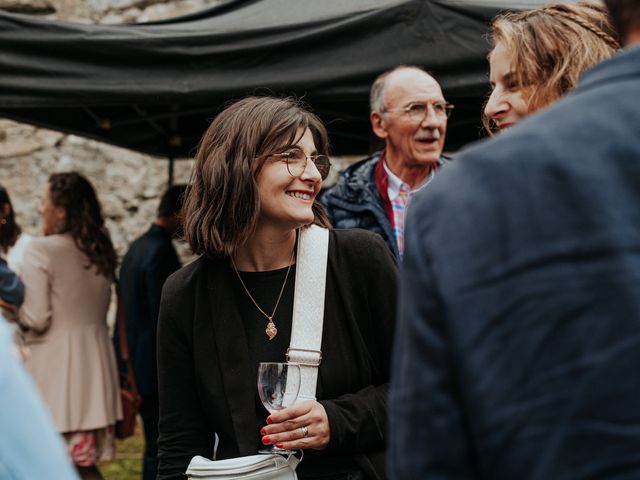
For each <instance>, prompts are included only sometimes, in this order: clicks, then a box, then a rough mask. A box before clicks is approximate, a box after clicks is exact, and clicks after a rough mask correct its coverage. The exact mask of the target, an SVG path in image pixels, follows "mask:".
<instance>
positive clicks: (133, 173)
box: [0, 0, 221, 261]
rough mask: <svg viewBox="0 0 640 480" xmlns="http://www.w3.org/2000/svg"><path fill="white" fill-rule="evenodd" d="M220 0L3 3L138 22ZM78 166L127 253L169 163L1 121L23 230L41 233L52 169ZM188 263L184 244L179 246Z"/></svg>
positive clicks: (84, 18) (2, 168) (2, 167)
mask: <svg viewBox="0 0 640 480" xmlns="http://www.w3.org/2000/svg"><path fill="white" fill-rule="evenodd" d="M220 2H221V0H173V1H169V0H0V9H4V10H6V11H12V12H19V13H28V14H32V15H39V16H43V17H45V18H50V19H58V20H68V21H74V22H83V23H112V24H117V23H131V22H143V21H151V20H159V19H163V18H170V17H175V16H178V15H184V14H187V13H191V12H193V11H196V10H199V9H202V8H206V7H209V6H213V5H215V4H218V3H220ZM191 166H192V162H191V161H189V160H179V161H176V162H175V169H174V182H175V183H186V182H187V181H188V179H189V175H190V170H191ZM68 170H77V171H79V172H81V173H82V174H84V175H85V176H86V177H87V178H89V180H90V181H91V182H92V183H93V185H94V187H95V188H96V190H97V192H98V196H99V197H100V200H101V202H102V205H103V209H104V213H105V216H106V219H107V226H108V228H109V231H110V232H111V236H112V239H113V242H114V244H115V246H116V249H117V251H118V253H119V255H120V256H122V255H123V254H124V253H125V252H126V249H127V247H128V245H129V244H130V243H131V241H133V240H134V239H135V238H136V237H137V236H138V235H140V234H141V233H142V232H144V231H145V230H146V229H147V228H148V226H149V224H150V222H151V221H152V220H153V219H154V218H155V212H156V208H157V205H158V202H159V197H160V196H161V195H162V193H163V191H164V189H165V188H166V186H167V182H168V161H167V160H166V159H164V158H154V157H150V156H147V155H142V154H138V153H135V152H132V151H129V150H125V149H121V148H117V147H113V146H110V145H106V144H104V143H100V142H96V141H93V140H88V139H85V138H82V137H78V136H75V135H65V134H62V133H59V132H53V131H50V130H43V129H39V128H35V127H32V126H30V125H25V124H20V123H16V122H13V121H9V120H0V183H1V184H2V185H3V186H5V187H6V188H7V190H8V191H9V194H10V195H11V199H12V202H13V205H14V208H15V211H16V214H17V219H18V222H19V223H20V225H21V226H22V227H23V229H24V230H25V231H27V232H29V233H33V234H39V232H40V219H39V217H38V214H37V211H36V208H37V204H38V197H39V193H40V191H41V189H42V185H43V184H44V183H46V180H47V178H48V176H49V174H50V173H52V172H59V171H68ZM178 247H179V250H180V253H181V256H182V258H183V260H184V261H187V260H188V259H189V257H190V256H189V252H188V250H187V248H186V246H185V245H178Z"/></svg>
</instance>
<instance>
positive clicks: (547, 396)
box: [389, 0, 640, 480]
mask: <svg viewBox="0 0 640 480" xmlns="http://www.w3.org/2000/svg"><path fill="white" fill-rule="evenodd" d="M606 3H607V4H609V7H610V9H611V11H612V13H613V14H614V15H615V17H616V18H615V21H616V22H617V24H618V25H620V26H621V27H622V28H621V30H620V32H621V34H622V35H621V37H622V36H623V37H622V38H626V39H627V48H626V49H625V50H623V51H622V52H621V53H620V54H619V55H617V56H616V57H614V58H612V59H610V60H608V61H606V62H604V63H602V64H600V65H598V66H596V67H595V68H593V69H592V70H590V71H589V72H587V73H586V74H585V76H584V78H583V79H582V81H581V83H580V84H579V86H578V87H577V88H576V89H575V90H574V92H573V93H571V94H569V95H568V96H566V97H565V98H564V99H562V100H560V101H559V102H558V103H556V104H555V105H553V106H551V107H550V108H548V109H547V110H545V111H544V112H541V113H540V114H537V115H534V116H532V117H530V118H528V119H526V120H525V121H523V122H521V123H520V124H518V125H517V126H514V127H513V128H512V129H511V130H509V131H507V132H505V133H503V134H501V135H499V136H498V137H497V138H495V139H493V140H490V141H487V142H482V143H479V144H477V145H475V146H473V147H471V148H469V149H468V150H467V151H466V152H463V153H462V154H461V155H460V156H459V157H458V158H459V160H458V161H457V162H454V163H453V164H452V165H451V166H450V167H449V168H448V169H446V170H443V172H442V173H441V174H440V175H439V176H437V177H436V178H435V180H434V181H433V184H432V185H431V188H429V189H427V190H425V191H424V192H421V193H420V194H419V195H418V196H416V198H415V199H414V203H413V205H412V207H411V208H410V209H409V218H408V220H407V229H406V253H405V260H404V264H403V268H402V270H403V272H402V282H401V288H400V292H401V297H400V307H399V308H400V310H399V311H400V320H399V328H398V331H397V336H396V351H395V357H394V368H393V377H392V389H391V398H390V422H391V435H390V445H389V473H390V476H391V478H393V479H403V480H404V479H426V480H429V479H491V480H498V479H500V480H503V479H504V480H507V479H508V480H514V479H518V480H565V479H608V480H610V479H618V480H621V479H629V480H631V479H633V480H637V479H639V478H640V373H639V368H640V2H638V1H637V0H608V1H607V2H606Z"/></svg>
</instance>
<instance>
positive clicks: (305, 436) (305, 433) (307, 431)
mask: <svg viewBox="0 0 640 480" xmlns="http://www.w3.org/2000/svg"><path fill="white" fill-rule="evenodd" d="M300 430H302V438H307V437H308V436H309V429H308V428H307V427H300Z"/></svg>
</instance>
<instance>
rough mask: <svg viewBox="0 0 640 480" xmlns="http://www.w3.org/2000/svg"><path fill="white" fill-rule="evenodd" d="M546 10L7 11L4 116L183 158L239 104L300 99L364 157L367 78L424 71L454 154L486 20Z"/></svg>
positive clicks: (418, 0)
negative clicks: (265, 97) (77, 16)
mask: <svg viewBox="0 0 640 480" xmlns="http://www.w3.org/2000/svg"><path fill="white" fill-rule="evenodd" d="M540 3H544V1H542V0H528V1H527V0H322V1H315V0H235V1H230V2H228V3H226V4H222V5H220V6H218V7H213V8H210V9H207V10H204V11H201V12H198V13H196V14H192V15H188V16H184V17H180V18H175V19H171V20H168V21H162V22H154V23H146V24H133V25H117V26H105V25H84V24H76V23H64V22H54V21H48V20H43V19H39V18H34V17H29V16H23V15H16V14H9V13H0V116H4V117H8V118H11V119H14V120H18V121H22V122H27V123H31V124H35V125H38V126H42V127H47V128H52V129H57V130H62V131H65V132H69V133H75V134H78V135H83V136H86V137H91V138H94V139H97V140H101V141H104V142H108V143H111V144H114V145H118V146H121V147H125V148H129V149H132V150H136V151H139V152H144V153H148V154H152V155H158V156H164V157H170V158H180V157H188V156H191V155H192V154H193V151H194V147H195V146H196V144H197V141H198V139H199V138H200V136H201V134H202V132H203V131H204V129H205V128H206V127H207V125H208V122H209V120H210V119H211V118H212V117H214V116H215V114H216V113H217V112H218V111H220V109H221V108H222V107H223V106H224V105H225V104H227V103H228V102H229V101H230V100H232V99H237V98H241V97H243V96H245V95H247V94H276V95H283V94H293V95H296V96H298V97H302V98H303V99H304V101H305V102H306V103H308V104H309V105H310V106H311V108H312V109H313V110H314V111H315V112H316V113H317V114H318V115H319V116H320V117H321V118H322V119H323V120H324V121H325V122H326V124H327V127H328V130H329V133H330V136H331V141H332V151H333V153H334V154H363V153H366V152H367V150H368V149H369V143H370V140H371V136H370V127H369V121H368V93H369V87H370V85H371V82H372V81H373V79H374V78H375V77H376V76H377V75H378V74H379V73H381V72H383V71H384V70H386V69H389V68H391V67H393V66H395V65H398V64H415V65H420V66H423V67H425V68H426V69H428V70H429V71H431V72H433V74H434V75H435V76H436V78H437V79H438V80H439V81H440V83H441V85H442V86H443V90H444V93H445V96H446V98H447V99H448V100H449V101H450V102H452V103H454V104H455V106H456V108H455V111H454V114H453V116H452V117H451V119H450V122H449V129H448V134H447V148H448V149H455V148H457V147H458V146H460V145H462V144H464V143H466V142H468V141H471V140H474V139H476V138H478V135H479V131H480V127H479V116H480V110H481V104H482V101H483V98H484V96H485V95H486V93H487V90H488V79H487V62H486V59H485V56H486V52H487V45H486V41H485V40H484V35H485V34H486V30H487V25H488V22H489V21H490V19H491V18H492V17H493V16H494V15H495V14H496V13H498V12H499V11H501V10H504V9H507V8H523V7H531V6H534V5H536V4H540Z"/></svg>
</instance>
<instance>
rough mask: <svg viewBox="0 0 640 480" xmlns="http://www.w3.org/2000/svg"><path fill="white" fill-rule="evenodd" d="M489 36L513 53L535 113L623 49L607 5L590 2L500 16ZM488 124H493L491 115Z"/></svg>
mask: <svg viewBox="0 0 640 480" xmlns="http://www.w3.org/2000/svg"><path fill="white" fill-rule="evenodd" d="M489 36H490V41H491V43H492V45H493V46H494V47H495V45H496V44H498V43H501V44H502V45H504V46H505V48H506V49H507V50H508V51H509V52H511V54H512V69H513V70H512V74H513V79H514V82H515V84H516V85H518V86H519V88H525V89H526V93H527V95H526V97H527V98H528V104H529V111H530V112H535V111H536V110H539V109H541V108H543V107H546V106H547V105H549V104H551V103H553V102H554V101H556V100H557V99H558V98H560V97H561V96H562V95H564V94H565V93H567V91H569V90H571V89H572V88H573V87H575V85H576V84H577V83H578V80H579V79H580V77H581V76H582V74H583V73H584V72H585V70H587V69H589V68H590V67H592V66H593V65H595V64H597V63H600V62H602V61H603V60H606V59H607V58H609V57H611V56H613V54H614V53H616V51H617V50H619V49H620V45H619V43H618V40H617V37H616V32H615V30H614V29H613V26H612V25H611V21H610V18H609V16H608V14H607V11H606V9H605V8H604V7H603V6H602V5H601V4H599V3H594V2H588V1H585V2H579V3H576V4H563V3H554V4H549V5H545V6H542V7H540V8H535V9H533V10H526V11H523V12H517V13H506V14H502V15H499V16H497V17H496V18H495V19H494V20H493V23H492V25H491V32H490V34H489ZM490 55H491V54H489V56H490ZM483 123H484V124H485V127H487V129H490V122H489V119H488V118H487V117H486V115H483Z"/></svg>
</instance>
